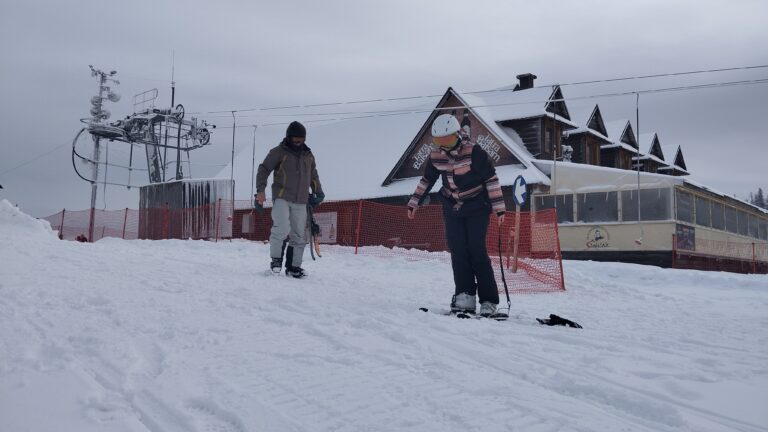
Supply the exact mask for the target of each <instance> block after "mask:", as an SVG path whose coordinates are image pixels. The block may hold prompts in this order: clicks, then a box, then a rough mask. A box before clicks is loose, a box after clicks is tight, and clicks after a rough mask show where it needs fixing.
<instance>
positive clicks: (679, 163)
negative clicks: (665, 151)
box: [658, 146, 689, 176]
mask: <svg viewBox="0 0 768 432" xmlns="http://www.w3.org/2000/svg"><path fill="white" fill-rule="evenodd" d="M658 172H659V173H661V174H667V175H672V176H686V175H689V173H688V168H687V167H686V166H685V159H684V158H683V150H682V149H681V148H680V146H677V152H675V161H674V162H673V163H672V165H670V166H663V167H660V168H659V170H658Z"/></svg>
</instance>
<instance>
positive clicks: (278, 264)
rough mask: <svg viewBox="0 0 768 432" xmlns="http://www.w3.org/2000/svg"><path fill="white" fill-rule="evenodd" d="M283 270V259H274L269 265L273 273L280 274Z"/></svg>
mask: <svg viewBox="0 0 768 432" xmlns="http://www.w3.org/2000/svg"><path fill="white" fill-rule="evenodd" d="M282 268H283V259H282V258H272V262H271V263H269V269H270V270H272V273H274V274H280V270H282Z"/></svg>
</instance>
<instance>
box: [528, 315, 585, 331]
mask: <svg viewBox="0 0 768 432" xmlns="http://www.w3.org/2000/svg"><path fill="white" fill-rule="evenodd" d="M536 321H538V322H539V324H543V325H548V326H556V325H561V326H568V327H573V328H583V327H582V326H580V325H579V324H578V323H575V322H573V321H571V320H569V319H565V318H563V317H559V316H557V315H555V314H549V318H536Z"/></svg>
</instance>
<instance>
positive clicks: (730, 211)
mask: <svg viewBox="0 0 768 432" xmlns="http://www.w3.org/2000/svg"><path fill="white" fill-rule="evenodd" d="M736 213H737V212H736V209H735V208H733V207H726V208H725V230H726V231H728V232H732V233H736V232H738V230H737V229H736V226H737V225H738V221H737V220H736Z"/></svg>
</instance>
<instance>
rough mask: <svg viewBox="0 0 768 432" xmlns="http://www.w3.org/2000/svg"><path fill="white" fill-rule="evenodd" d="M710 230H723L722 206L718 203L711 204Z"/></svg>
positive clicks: (723, 215) (723, 216)
mask: <svg viewBox="0 0 768 432" xmlns="http://www.w3.org/2000/svg"><path fill="white" fill-rule="evenodd" d="M711 213H712V228H715V229H719V230H725V214H724V213H723V205H722V204H721V203H719V202H714V201H713V202H712V206H711Z"/></svg>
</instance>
